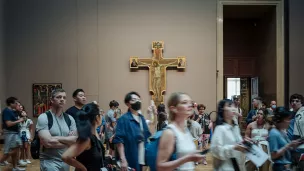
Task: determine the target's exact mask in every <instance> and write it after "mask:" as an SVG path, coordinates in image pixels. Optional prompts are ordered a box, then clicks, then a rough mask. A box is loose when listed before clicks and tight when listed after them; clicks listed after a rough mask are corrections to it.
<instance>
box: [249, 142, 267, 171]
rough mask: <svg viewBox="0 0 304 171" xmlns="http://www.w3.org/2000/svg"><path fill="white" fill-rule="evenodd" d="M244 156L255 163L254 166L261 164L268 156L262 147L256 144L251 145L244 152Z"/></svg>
mask: <svg viewBox="0 0 304 171" xmlns="http://www.w3.org/2000/svg"><path fill="white" fill-rule="evenodd" d="M246 157H247V158H248V159H249V160H250V161H251V162H252V163H253V164H255V165H256V167H260V166H262V165H263V164H264V163H265V162H266V161H267V160H268V158H269V156H268V154H267V153H265V152H264V151H263V149H262V148H260V147H258V146H257V145H252V146H251V148H250V151H249V152H247V153H246Z"/></svg>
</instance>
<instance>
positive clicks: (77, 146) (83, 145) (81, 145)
mask: <svg viewBox="0 0 304 171" xmlns="http://www.w3.org/2000/svg"><path fill="white" fill-rule="evenodd" d="M90 143H91V140H90V139H88V140H86V141H84V142H76V143H74V144H73V145H71V146H70V147H69V148H68V149H67V150H66V151H65V152H64V153H63V154H62V160H63V161H64V162H65V163H67V164H68V165H70V166H73V167H75V168H77V169H80V171H86V170H87V169H86V167H85V166H84V165H83V164H82V163H80V162H79V161H77V160H76V157H77V156H79V155H80V154H81V153H82V152H83V151H84V150H87V149H88V148H89V147H90Z"/></svg>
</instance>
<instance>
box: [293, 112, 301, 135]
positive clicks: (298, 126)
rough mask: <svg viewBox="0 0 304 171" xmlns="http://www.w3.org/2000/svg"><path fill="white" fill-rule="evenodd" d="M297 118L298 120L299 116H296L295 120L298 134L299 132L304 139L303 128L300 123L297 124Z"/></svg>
mask: <svg viewBox="0 0 304 171" xmlns="http://www.w3.org/2000/svg"><path fill="white" fill-rule="evenodd" d="M299 115H301V114H299ZM296 118H297V114H296V117H295V119H294V120H295V124H296V126H297V128H298V132H299V134H300V137H301V138H303V133H302V130H301V128H300V123H298V122H297V119H296Z"/></svg>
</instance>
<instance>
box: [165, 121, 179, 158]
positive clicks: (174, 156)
mask: <svg viewBox="0 0 304 171" xmlns="http://www.w3.org/2000/svg"><path fill="white" fill-rule="evenodd" d="M165 129H170V130H171V131H172V132H173V134H174V138H175V143H174V150H173V153H172V154H171V157H170V159H169V160H170V161H173V160H176V159H177V154H176V152H177V148H176V144H177V135H176V132H175V130H174V128H171V127H170V126H167V127H166V128H165Z"/></svg>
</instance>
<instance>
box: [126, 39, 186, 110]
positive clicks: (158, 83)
mask: <svg viewBox="0 0 304 171" xmlns="http://www.w3.org/2000/svg"><path fill="white" fill-rule="evenodd" d="M163 49H164V42H162V41H154V42H152V51H153V57H152V58H138V57H134V56H132V57H131V58H130V68H131V69H139V68H143V67H148V68H149V91H150V92H151V94H152V100H154V102H155V104H156V105H159V104H161V103H163V102H164V93H165V92H166V69H167V67H173V68H177V69H184V68H185V66H186V57H184V56H179V57H177V58H163V56H162V53H163ZM133 61H137V64H138V65H137V66H136V67H134V65H131V64H132V62H133ZM180 61H183V65H179V62H180Z"/></svg>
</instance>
